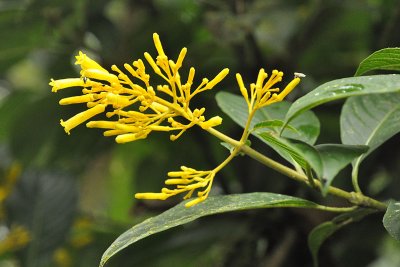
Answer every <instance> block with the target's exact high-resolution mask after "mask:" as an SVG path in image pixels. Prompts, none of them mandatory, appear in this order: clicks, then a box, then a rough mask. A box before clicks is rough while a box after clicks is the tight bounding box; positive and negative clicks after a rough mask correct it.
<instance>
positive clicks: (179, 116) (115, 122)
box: [49, 33, 304, 207]
mask: <svg viewBox="0 0 400 267" xmlns="http://www.w3.org/2000/svg"><path fill="white" fill-rule="evenodd" d="M153 41H154V46H155V49H156V51H157V56H155V57H154V56H152V55H151V54H150V53H148V52H145V53H144V59H145V62H147V63H148V65H149V66H150V68H149V69H150V70H151V71H153V72H154V73H155V75H156V76H159V78H160V79H158V80H161V82H160V83H159V84H152V83H151V75H150V74H149V73H148V70H147V69H146V65H145V62H144V60H142V59H137V60H135V61H133V63H132V64H127V63H125V64H124V65H123V68H119V67H117V66H115V65H113V66H112V67H111V70H110V71H108V70H107V69H105V68H103V67H102V66H101V65H100V64H99V63H97V62H96V61H95V60H93V59H91V58H90V57H89V56H87V55H86V54H84V53H83V52H79V54H78V55H77V56H76V63H75V64H77V65H80V67H81V71H80V77H79V78H66V79H59V80H53V79H51V81H50V83H49V84H50V85H51V86H52V91H53V92H57V91H59V90H61V89H66V88H71V87H81V88H82V89H81V94H78V95H76V96H72V97H66V98H63V99H61V100H60V101H59V103H60V105H70V104H85V105H86V107H87V109H86V110H84V111H82V112H81V113H78V114H76V115H75V116H73V117H71V118H69V119H68V120H66V121H63V120H61V125H62V126H63V127H64V130H65V132H67V133H68V134H69V133H70V131H71V130H72V129H73V128H75V127H77V126H78V125H80V124H82V123H86V126H87V127H88V128H101V129H104V130H105V131H104V133H103V134H104V136H114V137H115V140H116V142H117V143H127V142H133V141H136V140H139V139H144V138H147V137H148V135H149V134H150V133H151V132H153V131H156V132H172V133H170V140H176V139H178V138H179V137H180V136H181V135H182V134H183V133H185V132H186V131H187V130H188V129H190V128H191V127H193V126H196V125H197V126H200V127H201V128H202V129H204V130H207V131H210V132H211V131H213V129H212V128H213V127H215V126H218V125H220V124H221V123H222V118H221V117H219V116H214V117H212V118H210V119H206V117H205V113H206V112H205V111H206V109H205V108H204V107H200V108H194V109H193V108H192V107H191V100H192V99H193V98H194V97H195V96H196V95H197V94H199V93H202V92H204V91H206V90H210V89H213V88H214V87H216V86H217V85H218V84H219V83H220V82H221V81H222V80H223V79H224V78H225V77H226V76H227V75H228V73H229V69H227V68H225V69H223V70H222V71H220V72H219V73H218V74H217V75H216V76H215V77H214V78H212V79H208V78H203V79H202V80H201V82H200V84H199V85H197V86H194V77H195V73H196V72H195V69H194V68H193V67H191V68H190V69H189V73H188V75H187V77H182V76H181V73H180V72H179V71H180V69H181V68H182V66H183V61H184V59H185V57H186V54H187V49H186V48H185V47H184V48H182V50H181V51H180V53H179V55H178V58H177V60H176V61H174V60H171V59H169V58H168V56H167V55H166V54H165V51H164V49H163V46H162V44H161V41H160V37H159V35H158V34H157V33H154V34H153ZM147 63H146V64H147ZM282 77H283V73H282V72H280V71H277V70H274V71H272V74H271V76H270V77H269V78H268V74H267V73H266V72H265V71H264V69H261V70H260V71H259V73H258V76H257V80H256V82H255V83H252V84H250V86H249V89H247V88H246V86H245V85H244V82H243V79H242V76H241V75H240V74H236V79H237V82H238V85H239V89H240V92H241V93H242V95H243V97H244V99H245V101H246V103H247V105H248V111H249V114H253V115H254V112H255V111H256V110H258V109H260V108H262V107H265V106H267V105H270V104H272V103H275V102H278V101H282V100H283V99H284V98H285V97H286V96H287V95H288V94H289V93H290V92H291V91H292V90H293V89H294V88H295V87H296V85H297V84H298V83H299V82H300V78H301V77H304V75H303V74H301V73H297V74H295V78H294V79H293V80H292V81H291V82H290V83H289V84H288V85H287V86H286V87H285V88H284V89H283V90H282V91H281V90H280V89H279V88H276V87H275V85H276V84H277V83H278V82H280V81H282ZM101 113H105V116H106V119H104V120H93V118H94V117H95V116H96V115H99V114H101ZM249 120H251V116H249ZM246 129H247V128H246ZM214 131H215V130H214ZM247 137H248V133H247V132H246V130H245V133H244V134H243V137H242V139H241V140H240V141H239V142H238V143H239V144H244V143H245V141H246V140H245V139H247ZM239 151H240V145H239V146H238V147H237V148H235V149H234V152H232V153H231V154H230V155H229V156H228V157H227V159H225V161H223V162H222V163H221V164H220V165H218V166H217V167H216V168H214V169H212V170H207V171H201V170H196V169H193V168H188V167H185V166H182V167H181V170H180V171H175V172H169V173H168V177H169V178H168V179H167V180H166V181H165V184H166V186H169V187H173V188H172V189H171V188H166V187H165V188H162V189H161V192H159V193H137V194H136V195H135V197H136V198H139V199H159V200H165V199H167V198H169V197H171V196H175V195H178V194H181V193H184V194H185V196H184V199H189V198H191V197H192V195H193V194H194V198H193V199H191V200H190V201H189V202H187V203H186V206H187V207H190V206H193V205H196V204H198V203H199V202H201V201H204V200H205V199H206V198H207V197H208V195H209V193H210V191H211V186H212V184H213V180H214V177H215V176H216V174H217V173H218V172H219V171H220V170H221V169H222V168H223V167H224V166H225V165H226V164H227V163H229V162H230V161H231V160H232V158H233V157H234V156H235V155H236V154H237V153H239Z"/></svg>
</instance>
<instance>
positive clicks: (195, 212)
mask: <svg viewBox="0 0 400 267" xmlns="http://www.w3.org/2000/svg"><path fill="white" fill-rule="evenodd" d="M316 206H317V204H315V203H313V202H310V201H307V200H304V199H301V198H296V197H292V196H285V195H281V194H274V193H247V194H236V195H226V196H215V197H209V198H208V199H207V200H205V201H204V202H202V203H199V204H197V205H196V206H194V207H191V208H185V202H182V203H180V204H179V205H177V206H175V207H173V208H171V209H169V210H167V211H165V212H163V213H161V214H160V215H158V216H155V217H152V218H150V219H147V220H145V221H144V222H142V223H140V224H137V225H135V226H133V227H132V228H131V229H129V230H127V231H126V232H125V233H123V234H122V235H120V236H119V237H118V238H117V239H116V240H115V241H114V242H113V243H112V244H111V245H110V247H109V248H108V249H107V250H106V251H105V252H104V254H103V256H102V258H101V262H100V266H104V265H105V264H106V262H107V261H108V260H109V259H110V258H111V257H112V256H114V255H115V254H117V253H118V252H119V251H121V250H123V249H124V248H126V247H127V246H129V245H131V244H133V243H135V242H137V241H139V240H141V239H143V238H145V237H148V236H150V235H153V234H156V233H159V232H162V231H165V230H168V229H170V228H173V227H176V226H179V225H182V224H185V223H188V222H191V221H193V220H196V219H198V218H200V217H204V216H208V215H212V214H218V213H224V212H230V211H239V210H248V209H260V208H282V207H298V208H313V207H316Z"/></svg>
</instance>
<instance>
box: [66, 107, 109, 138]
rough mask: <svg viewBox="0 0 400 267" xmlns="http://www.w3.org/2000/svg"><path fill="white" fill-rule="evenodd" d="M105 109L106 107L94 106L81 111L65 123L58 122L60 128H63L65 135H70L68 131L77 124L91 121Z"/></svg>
mask: <svg viewBox="0 0 400 267" xmlns="http://www.w3.org/2000/svg"><path fill="white" fill-rule="evenodd" d="M105 109H106V105H101V104H100V105H96V106H94V107H92V108H90V109H88V110H85V111H82V112H81V113H78V114H76V115H75V116H73V117H72V118H70V119H68V120H67V121H63V120H61V121H60V124H61V126H63V127H64V130H65V132H66V133H67V134H70V131H71V130H72V129H73V128H75V127H76V126H78V125H79V124H81V123H83V122H85V121H87V120H89V119H91V118H92V117H94V116H96V115H97V114H100V113H102V112H104V110H105Z"/></svg>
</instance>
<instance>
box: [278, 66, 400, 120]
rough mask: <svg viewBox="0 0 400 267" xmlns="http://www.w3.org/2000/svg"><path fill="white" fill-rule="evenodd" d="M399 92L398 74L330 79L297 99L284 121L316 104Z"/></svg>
mask: <svg viewBox="0 0 400 267" xmlns="http://www.w3.org/2000/svg"><path fill="white" fill-rule="evenodd" d="M393 92H400V75H397V74H390V75H374V76H363V77H351V78H343V79H339V80H334V81H330V82H327V83H324V84H323V85H320V86H318V87H317V88H316V89H314V90H313V91H311V92H310V93H308V94H306V95H305V96H303V97H301V98H299V99H297V100H296V101H295V102H294V103H293V105H292V106H291V107H290V109H289V111H288V112H287V114H286V117H285V123H286V124H287V123H288V122H290V121H292V120H293V119H294V118H295V117H297V116H298V115H299V114H301V113H303V112H305V111H306V110H309V109H312V108H314V107H316V106H318V105H321V104H324V103H327V102H330V101H334V100H338V99H342V98H347V97H350V96H361V95H370V94H382V93H393Z"/></svg>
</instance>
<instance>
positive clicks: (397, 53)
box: [354, 47, 400, 76]
mask: <svg viewBox="0 0 400 267" xmlns="http://www.w3.org/2000/svg"><path fill="white" fill-rule="evenodd" d="M371 70H394V71H400V48H398V47H396V48H384V49H381V50H378V51H376V52H374V53H372V54H371V55H370V56H368V57H367V58H366V59H364V60H363V61H361V63H360V65H359V66H358V69H357V71H356V74H354V76H360V75H363V74H364V73H366V72H368V71H371Z"/></svg>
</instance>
